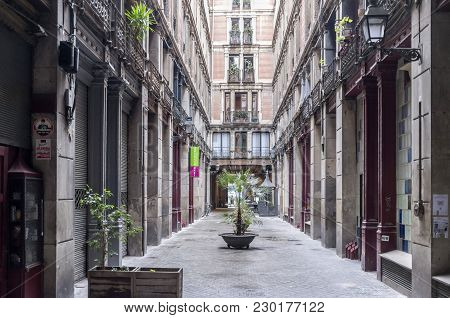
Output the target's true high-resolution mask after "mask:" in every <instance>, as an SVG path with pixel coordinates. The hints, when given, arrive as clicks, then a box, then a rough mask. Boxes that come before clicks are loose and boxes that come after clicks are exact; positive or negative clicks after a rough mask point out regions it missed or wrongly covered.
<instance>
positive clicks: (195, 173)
mask: <svg viewBox="0 0 450 318" xmlns="http://www.w3.org/2000/svg"><path fill="white" fill-rule="evenodd" d="M190 176H191V177H193V178H199V177H200V167H191V171H190Z"/></svg>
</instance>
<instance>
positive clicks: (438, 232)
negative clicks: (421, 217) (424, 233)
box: [433, 216, 448, 239]
mask: <svg viewBox="0 0 450 318" xmlns="http://www.w3.org/2000/svg"><path fill="white" fill-rule="evenodd" d="M433 238H446V239H447V238H448V217H446V216H435V217H433Z"/></svg>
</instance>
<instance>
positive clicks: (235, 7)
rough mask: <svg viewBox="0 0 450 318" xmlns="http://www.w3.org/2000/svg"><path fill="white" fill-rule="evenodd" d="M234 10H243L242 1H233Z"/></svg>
mask: <svg viewBox="0 0 450 318" xmlns="http://www.w3.org/2000/svg"><path fill="white" fill-rule="evenodd" d="M232 8H233V10H239V9H240V8H241V0H232Z"/></svg>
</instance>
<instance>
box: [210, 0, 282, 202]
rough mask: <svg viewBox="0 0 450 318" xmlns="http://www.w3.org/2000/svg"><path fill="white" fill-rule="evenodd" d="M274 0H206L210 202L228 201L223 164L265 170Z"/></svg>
mask: <svg viewBox="0 0 450 318" xmlns="http://www.w3.org/2000/svg"><path fill="white" fill-rule="evenodd" d="M273 4H274V1H273V0H261V1H249V0H237V1H233V0H214V1H210V6H211V23H212V30H213V31H212V45H213V52H212V70H213V71H212V74H213V75H212V108H211V133H212V153H213V156H212V157H213V161H212V165H213V166H214V173H213V174H212V178H213V180H212V191H213V196H212V198H214V201H212V203H213V207H225V206H226V205H227V203H228V202H227V201H228V200H227V194H226V191H225V192H224V191H221V189H219V188H218V186H217V183H216V182H215V176H216V175H217V174H216V173H217V172H219V171H221V170H222V169H228V170H241V169H251V170H252V171H254V172H255V173H257V174H260V175H261V176H262V177H264V173H265V171H266V169H269V170H270V165H271V162H270V149H271V146H272V144H271V140H270V132H271V124H272V97H271V96H272V88H271V83H272V72H273V67H272V60H273V52H272V32H273V28H272V24H273Z"/></svg>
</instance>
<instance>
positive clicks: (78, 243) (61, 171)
mask: <svg viewBox="0 0 450 318" xmlns="http://www.w3.org/2000/svg"><path fill="white" fill-rule="evenodd" d="M142 3H145V4H146V6H147V8H151V9H153V10H154V11H153V17H154V19H155V20H156V25H154V26H153V28H154V31H153V32H148V31H147V32H144V34H143V35H142V38H139V37H137V33H136V32H135V31H133V29H132V27H131V26H130V24H129V21H128V19H127V18H126V16H125V12H126V11H127V10H129V9H130V7H131V6H132V5H134V4H135V1H130V0H102V1H97V0H92V1H86V0H70V1H47V0H36V1H18V2H3V1H2V2H1V3H0V37H1V39H2V43H3V45H4V48H5V49H4V50H2V53H1V54H2V55H1V56H2V59H1V62H0V67H1V70H2V71H1V72H0V73H1V74H0V77H1V80H0V83H1V86H2V92H5V93H4V94H3V93H2V94H1V97H0V113H1V116H0V124H1V126H2V127H4V128H2V129H1V130H0V166H1V169H0V191H1V192H0V293H1V295H6V294H8V295H9V296H14V297H39V296H45V297H71V296H73V293H74V283H77V282H78V281H80V280H82V279H83V278H84V277H85V276H86V272H87V270H88V269H90V268H91V267H92V266H94V264H95V260H96V258H97V257H98V255H96V252H95V251H94V250H93V249H92V248H90V247H88V244H87V240H88V238H90V237H92V235H94V234H95V231H96V228H97V226H96V224H95V221H94V220H92V219H91V218H90V217H89V214H88V211H87V209H86V207H84V206H83V205H82V204H81V199H82V197H83V194H84V191H85V187H86V185H89V186H90V187H91V188H92V189H93V190H94V191H96V192H102V191H103V189H104V188H108V189H109V190H111V192H112V194H113V197H112V198H111V200H110V202H109V203H112V204H116V205H121V206H124V208H125V209H127V210H128V212H129V213H130V214H131V215H132V218H133V220H134V222H135V223H136V225H138V226H140V227H142V229H143V231H142V232H140V233H139V234H138V235H137V236H135V237H132V238H130V239H129V241H128V243H127V244H123V243H122V241H121V240H119V239H116V240H115V241H114V242H113V244H112V246H111V249H112V250H114V251H115V252H116V253H117V255H114V256H110V259H109V263H110V265H117V266H120V265H121V261H122V257H123V256H124V255H127V254H128V255H144V254H145V252H146V250H147V246H149V245H156V244H159V243H160V241H161V239H162V238H167V237H170V236H171V235H172V233H173V232H176V231H179V230H180V229H181V227H183V226H188V225H189V224H190V223H192V222H194V220H195V219H197V218H199V217H200V216H201V215H202V214H203V211H204V208H205V206H206V205H207V201H208V198H209V193H208V192H207V191H208V190H207V188H208V187H207V186H206V185H207V183H208V169H209V168H208V166H209V162H210V159H211V151H210V149H209V139H210V135H209V130H210V110H211V105H210V96H211V88H212V87H211V72H210V69H211V53H212V47H211V39H210V16H209V3H208V2H207V1H202V0H191V1H178V0H173V1H172V0H170V1H169V0H164V1H163V0H153V1H150V0H149V1H143V2H142ZM12 105H13V106H14V107H11V106H12ZM192 146H198V147H199V149H200V177H199V178H194V177H190V176H189V174H188V171H189V161H188V155H189V149H190V148H191V147H192ZM21 178H22V179H23V180H25V181H23V182H25V183H26V184H27V186H26V187H25V188H23V187H22V188H21V187H20V184H19V183H18V182H19V181H18V180H22V179H21ZM30 178H31V179H30ZM25 183H24V184H25ZM28 183H29V185H28ZM21 191H27V192H26V193H21ZM21 198H26V201H25V203H21ZM27 206H29V208H27ZM7 209H8V213H7ZM11 211H12V212H11ZM41 225H42V226H41ZM118 226H119V227H120V224H118ZM21 238H26V239H25V240H21ZM17 286H19V288H18V287H17Z"/></svg>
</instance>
